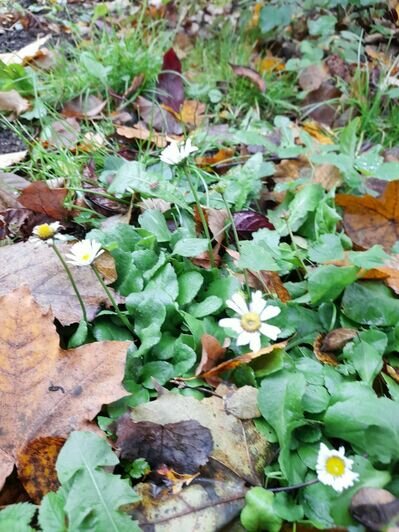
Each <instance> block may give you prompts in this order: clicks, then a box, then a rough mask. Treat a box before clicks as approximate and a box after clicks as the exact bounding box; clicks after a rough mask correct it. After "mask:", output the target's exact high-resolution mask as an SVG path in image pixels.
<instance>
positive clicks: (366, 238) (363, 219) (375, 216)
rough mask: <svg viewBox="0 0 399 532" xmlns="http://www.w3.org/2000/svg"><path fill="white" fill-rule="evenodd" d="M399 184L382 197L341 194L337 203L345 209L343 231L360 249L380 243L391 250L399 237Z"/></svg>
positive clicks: (385, 192)
mask: <svg viewBox="0 0 399 532" xmlns="http://www.w3.org/2000/svg"><path fill="white" fill-rule="evenodd" d="M398 196H399V181H391V182H390V183H388V185H387V187H386V188H385V191H384V194H383V195H382V196H381V197H380V198H374V197H373V196H369V195H365V196H352V195H351V194H338V195H337V196H336V199H335V201H336V204H337V205H339V206H340V207H343V209H344V219H343V223H344V228H345V232H346V233H347V235H348V236H349V237H350V239H351V240H352V241H353V242H354V244H356V245H357V246H358V247H360V248H363V249H368V248H370V247H372V246H373V245H374V244H380V245H381V246H383V248H384V249H385V250H386V251H390V250H391V248H392V246H393V245H394V244H395V242H396V241H397V240H398V234H399V202H398V201H397V198H398Z"/></svg>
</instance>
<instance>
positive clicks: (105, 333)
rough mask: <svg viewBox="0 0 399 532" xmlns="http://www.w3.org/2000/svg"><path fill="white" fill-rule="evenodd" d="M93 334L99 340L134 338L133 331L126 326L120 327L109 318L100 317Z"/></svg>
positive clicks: (94, 326) (95, 323)
mask: <svg viewBox="0 0 399 532" xmlns="http://www.w3.org/2000/svg"><path fill="white" fill-rule="evenodd" d="M93 336H94V338H95V339H96V340H97V341H98V342H102V341H104V340H119V341H123V340H133V335H132V333H131V332H130V331H129V330H128V329H126V327H119V325H116V323H114V322H113V321H112V320H111V319H109V318H105V317H104V319H102V318H98V319H96V321H95V322H94V325H93Z"/></svg>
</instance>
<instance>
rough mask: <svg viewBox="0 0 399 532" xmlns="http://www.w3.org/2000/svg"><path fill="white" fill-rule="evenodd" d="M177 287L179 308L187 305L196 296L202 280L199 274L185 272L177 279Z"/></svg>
mask: <svg viewBox="0 0 399 532" xmlns="http://www.w3.org/2000/svg"><path fill="white" fill-rule="evenodd" d="M177 282H178V285H179V295H178V296H177V302H178V303H179V305H180V306H184V305H187V303H191V301H192V300H193V299H194V298H195V296H196V295H197V294H198V292H199V290H200V288H201V286H202V284H203V282H204V278H203V277H202V275H201V274H200V273H199V272H195V271H192V272H185V273H183V274H181V275H179V277H178V278H177Z"/></svg>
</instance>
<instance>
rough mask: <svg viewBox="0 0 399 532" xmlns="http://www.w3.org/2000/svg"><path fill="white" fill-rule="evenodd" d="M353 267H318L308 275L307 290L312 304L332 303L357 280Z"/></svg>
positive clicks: (355, 270) (355, 269) (356, 270)
mask: <svg viewBox="0 0 399 532" xmlns="http://www.w3.org/2000/svg"><path fill="white" fill-rule="evenodd" d="M357 272H358V269H357V268H356V267H355V266H343V267H338V266H333V265H328V266H319V267H318V268H316V269H314V270H311V271H310V272H309V275H308V290H309V294H310V299H311V301H312V303H314V304H316V303H322V302H323V301H334V300H335V299H336V298H337V297H338V296H339V295H340V294H341V292H342V291H343V290H344V289H345V287H347V286H348V285H350V284H352V283H354V282H355V281H356V279H357Z"/></svg>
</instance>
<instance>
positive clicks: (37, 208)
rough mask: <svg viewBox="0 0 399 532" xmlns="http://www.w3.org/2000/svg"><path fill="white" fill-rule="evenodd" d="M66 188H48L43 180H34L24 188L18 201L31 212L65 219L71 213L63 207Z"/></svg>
mask: <svg viewBox="0 0 399 532" xmlns="http://www.w3.org/2000/svg"><path fill="white" fill-rule="evenodd" d="M67 195H68V190H67V189H66V188H49V187H48V186H47V183H45V182H44V181H35V182H34V183H31V184H30V185H29V186H28V187H26V188H24V190H23V192H22V194H21V196H20V197H19V198H18V200H19V202H20V203H21V204H22V205H23V206H24V207H26V208H27V209H30V210H31V211H33V212H37V213H40V214H46V215H47V216H49V217H50V218H53V219H54V220H65V219H67V218H69V217H70V215H71V213H70V211H68V210H67V209H66V208H65V207H64V201H65V198H66V196H67Z"/></svg>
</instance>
